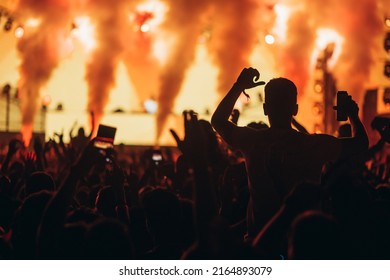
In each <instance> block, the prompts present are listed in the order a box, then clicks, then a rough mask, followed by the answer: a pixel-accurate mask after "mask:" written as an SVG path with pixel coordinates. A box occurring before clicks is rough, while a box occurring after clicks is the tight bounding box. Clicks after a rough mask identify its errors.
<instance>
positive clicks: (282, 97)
mask: <svg viewBox="0 0 390 280" xmlns="http://www.w3.org/2000/svg"><path fill="white" fill-rule="evenodd" d="M264 91H265V103H264V105H263V108H264V114H265V115H267V116H268V119H269V122H270V124H271V127H286V126H287V127H289V126H291V117H292V116H295V115H296V114H297V113H298V104H297V87H296V86H295V84H294V83H293V82H292V81H290V80H289V79H286V78H276V79H272V80H270V81H269V82H268V83H267V85H266V86H265V89H264Z"/></svg>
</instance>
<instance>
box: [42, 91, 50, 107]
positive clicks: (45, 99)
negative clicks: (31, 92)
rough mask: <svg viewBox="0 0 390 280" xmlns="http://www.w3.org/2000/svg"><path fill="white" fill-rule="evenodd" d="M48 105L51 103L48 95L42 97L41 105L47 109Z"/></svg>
mask: <svg viewBox="0 0 390 280" xmlns="http://www.w3.org/2000/svg"><path fill="white" fill-rule="evenodd" d="M50 103H51V96H50V95H48V94H46V95H44V96H43V97H42V105H43V106H46V107H47V106H49V105H50Z"/></svg>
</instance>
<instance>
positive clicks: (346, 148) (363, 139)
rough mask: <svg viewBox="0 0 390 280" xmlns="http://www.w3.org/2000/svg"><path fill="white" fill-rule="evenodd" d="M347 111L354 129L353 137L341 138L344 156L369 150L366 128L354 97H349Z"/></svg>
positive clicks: (342, 155)
mask: <svg viewBox="0 0 390 280" xmlns="http://www.w3.org/2000/svg"><path fill="white" fill-rule="evenodd" d="M347 111H348V112H347V114H348V118H349V121H350V123H351V126H352V130H353V137H352V138H344V139H341V141H342V154H341V157H342V158H345V157H348V156H352V155H356V154H359V153H362V152H365V151H367V149H368V144H369V143H368V136H367V132H366V129H365V128H364V125H363V124H362V122H361V121H360V119H359V107H358V105H357V104H356V102H355V101H354V100H352V98H350V99H349V104H348V106H347Z"/></svg>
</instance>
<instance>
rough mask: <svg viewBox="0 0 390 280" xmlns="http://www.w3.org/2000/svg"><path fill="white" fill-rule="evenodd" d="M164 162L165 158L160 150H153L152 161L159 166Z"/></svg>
mask: <svg viewBox="0 0 390 280" xmlns="http://www.w3.org/2000/svg"><path fill="white" fill-rule="evenodd" d="M162 160H163V156H162V153H161V151H160V150H153V151H152V161H153V162H154V164H155V165H159V164H160V163H161V162H162Z"/></svg>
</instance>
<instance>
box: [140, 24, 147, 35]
mask: <svg viewBox="0 0 390 280" xmlns="http://www.w3.org/2000/svg"><path fill="white" fill-rule="evenodd" d="M139 30H140V31H141V32H143V33H146V32H149V31H150V25H149V24H147V23H144V24H142V25H141V27H140V28H139Z"/></svg>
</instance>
